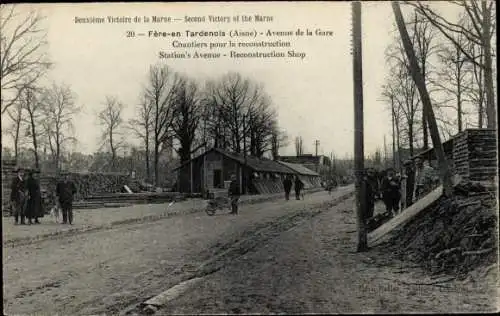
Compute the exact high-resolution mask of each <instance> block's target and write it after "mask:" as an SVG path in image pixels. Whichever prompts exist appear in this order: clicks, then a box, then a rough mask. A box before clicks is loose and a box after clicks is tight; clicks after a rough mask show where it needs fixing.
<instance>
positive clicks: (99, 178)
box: [40, 173, 130, 200]
mask: <svg viewBox="0 0 500 316" xmlns="http://www.w3.org/2000/svg"><path fill="white" fill-rule="evenodd" d="M70 179H71V180H72V181H73V183H74V184H75V186H76V188H77V193H76V196H75V200H83V199H85V198H86V197H87V196H89V195H96V194H102V193H117V192H121V190H122V188H123V186H124V185H128V184H129V181H130V179H129V176H128V175H124V174H115V173H71V174H70ZM57 181H58V179H57V178H56V177H55V176H51V175H42V177H41V179H40V184H41V187H42V188H44V189H45V190H47V191H48V192H55V189H56V184H57Z"/></svg>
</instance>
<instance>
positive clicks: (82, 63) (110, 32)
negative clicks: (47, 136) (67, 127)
mask: <svg viewBox="0 0 500 316" xmlns="http://www.w3.org/2000/svg"><path fill="white" fill-rule="evenodd" d="M31 6H33V5H30V7H31ZM36 6H37V7H38V8H41V9H42V10H43V14H44V15H45V16H46V17H47V20H46V22H47V29H48V41H49V47H48V49H49V54H50V57H51V59H52V60H53V61H54V63H55V67H54V69H53V70H52V71H51V73H50V74H49V78H48V79H49V80H51V81H52V80H54V81H56V82H58V83H63V82H64V83H66V84H69V85H70V86H71V87H72V89H73V91H74V92H75V93H76V95H77V103H78V104H79V105H81V106H82V107H83V111H82V112H81V114H79V115H78V116H77V117H75V132H76V137H77V139H78V141H79V144H78V147H77V150H79V151H82V152H85V153H91V152H93V151H95V150H96V149H97V147H98V145H97V143H98V141H97V140H98V138H99V133H100V130H99V129H100V127H99V126H98V125H97V124H96V113H97V112H98V111H99V110H100V108H101V107H102V106H103V101H104V99H105V97H106V95H115V96H117V97H118V98H119V99H120V100H121V101H122V102H123V103H124V104H125V105H126V109H125V112H124V116H125V118H126V119H128V118H131V117H133V115H134V108H135V106H136V104H137V103H138V96H139V94H140V91H141V86H142V84H143V82H144V81H145V77H146V74H147V71H148V67H149V66H150V65H151V64H154V63H156V62H159V61H160V60H159V59H158V52H159V51H160V50H164V51H171V50H172V48H171V41H172V40H171V39H162V38H147V37H144V38H126V37H125V32H126V31H127V30H133V31H135V32H136V33H139V32H146V33H147V32H148V31H149V30H159V31H168V32H172V31H181V32H182V33H183V34H184V32H185V30H187V29H189V30H193V31H196V30H207V31H209V30H214V31H216V30H225V31H229V30H231V29H241V30H246V29H255V30H257V32H260V31H267V30H268V29H270V30H274V31H288V30H291V31H295V30H296V29H297V28H301V29H306V28H309V29H311V30H315V29H317V28H320V29H322V30H331V31H333V32H334V36H331V37H323V38H322V37H307V38H306V37H304V38H295V37H292V38H291V39H290V41H292V48H293V49H294V50H295V51H298V52H305V53H306V54H307V56H306V58H305V59H304V60H302V61H301V60H298V59H297V60H295V59H253V58H252V59H250V58H247V59H230V58H221V59H216V60H202V59H198V60H195V59H173V60H172V59H171V60H162V62H165V63H167V64H168V65H169V66H171V67H172V68H173V69H175V70H177V71H180V72H183V73H185V74H187V75H190V76H191V77H192V78H195V79H198V80H200V81H203V80H206V79H208V78H216V77H219V76H221V75H223V74H225V73H227V72H228V71H237V72H240V73H241V74H242V75H244V76H248V77H251V78H253V79H254V80H256V81H259V82H261V83H263V84H264V86H265V88H266V90H267V92H268V94H269V95H270V96H271V98H272V100H273V103H274V106H275V107H276V108H277V110H278V115H279V123H280V125H281V127H282V128H283V129H285V130H286V131H287V134H288V135H289V137H290V140H291V142H290V145H289V146H288V147H287V148H284V149H282V150H281V154H282V155H286V154H294V152H295V149H294V143H293V140H294V138H295V137H296V136H302V138H303V142H304V146H305V151H306V152H308V153H313V152H314V145H313V142H314V140H319V141H320V153H324V154H327V155H328V154H329V153H330V152H331V151H333V152H334V153H336V154H337V155H338V156H345V155H351V154H352V153H353V139H354V134H353V125H354V116H353V86H352V57H351V55H350V50H351V48H350V46H351V5H350V3H348V2H338V3H335V2H324V3H319V2H309V3H291V2H283V3H263V2H259V3H221V4H216V3H210V4H205V3H191V4H188V3H179V4H172V3H169V4H157V3H142V4H119V3H113V4H111V3H106V4H105V3H102V4H47V5H36ZM26 8H28V7H26ZM243 14H246V15H255V14H261V15H267V16H273V17H274V22H272V23H258V24H256V23H252V24H245V25H243V24H234V23H229V24H228V23H205V24H191V25H187V24H185V23H183V22H174V23H170V24H144V23H141V24H108V23H105V24H76V23H74V18H75V16H78V17H91V16H96V17H106V16H108V15H111V16H132V17H133V16H143V15H146V16H152V15H157V16H171V17H175V18H182V19H183V18H184V16H185V15H189V16H206V15H218V16H233V15H243ZM362 20H363V76H364V78H363V81H364V108H365V152H366V153H370V152H373V151H375V150H376V148H377V147H383V142H384V135H386V137H387V145H388V146H390V141H391V134H390V133H391V123H390V122H391V121H390V116H389V113H388V111H387V110H386V104H385V103H384V102H382V101H380V99H381V96H380V95H381V86H382V85H383V84H384V78H385V76H386V67H385V62H384V51H385V49H386V47H387V45H388V44H389V43H390V42H391V41H392V38H393V36H394V33H393V31H392V30H393V27H392V23H393V21H394V16H393V13H392V10H391V6H390V3H388V2H381V3H373V2H369V3H363V6H362ZM183 40H184V41H188V39H186V38H183ZM232 40H234V39H232ZM282 40H287V39H286V38H282ZM197 41H200V42H201V41H205V42H208V41H210V39H202V38H200V39H198V40H197ZM281 50H285V51H286V49H281ZM204 51H208V50H207V49H204ZM249 51H251V50H250V49H249Z"/></svg>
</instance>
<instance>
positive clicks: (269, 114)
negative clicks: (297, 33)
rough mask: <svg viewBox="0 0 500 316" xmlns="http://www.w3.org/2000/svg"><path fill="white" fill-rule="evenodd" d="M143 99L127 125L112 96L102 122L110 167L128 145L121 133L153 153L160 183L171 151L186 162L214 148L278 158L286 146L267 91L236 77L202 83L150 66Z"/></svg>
mask: <svg viewBox="0 0 500 316" xmlns="http://www.w3.org/2000/svg"><path fill="white" fill-rule="evenodd" d="M139 100H140V102H139V104H138V106H137V108H136V118H134V119H131V120H129V121H125V120H123V118H122V110H123V108H124V106H123V104H122V103H121V102H120V101H119V100H118V98H117V97H114V96H108V97H106V101H105V106H104V108H103V110H102V111H100V112H99V113H98V119H99V122H100V123H101V125H102V126H103V134H102V138H101V140H102V141H103V142H102V144H103V145H106V146H107V148H108V149H109V152H111V154H112V155H111V160H112V164H114V163H115V160H116V151H117V150H118V149H119V148H120V147H122V146H123V145H124V143H123V137H122V136H121V135H122V134H123V133H124V132H125V131H127V130H129V131H133V132H134V134H135V135H136V137H137V138H138V139H139V140H140V141H141V146H140V147H141V149H142V150H144V151H145V152H146V153H151V155H146V157H145V164H146V169H147V174H148V178H150V179H151V178H152V179H158V177H159V168H158V164H159V162H160V157H161V154H162V152H164V151H165V150H171V149H172V148H173V149H174V150H175V151H176V152H177V154H178V156H179V160H180V163H183V162H185V161H188V160H189V159H191V157H192V155H193V154H196V153H198V152H199V151H201V150H206V149H207V148H209V147H212V146H214V147H218V148H222V149H227V150H230V151H233V152H236V153H242V154H247V155H252V156H256V157H262V156H264V155H265V154H266V153H270V154H271V155H272V156H276V155H278V151H279V149H280V148H281V147H283V146H284V145H285V144H286V135H285V134H284V132H283V131H281V130H280V129H279V127H278V123H277V114H276V111H275V109H274V108H273V107H272V103H271V99H270V97H269V96H268V95H267V94H266V92H265V90H264V87H263V86H262V85H259V84H257V83H256V82H254V81H253V80H251V79H249V78H244V77H243V76H241V75H240V74H238V73H228V74H226V75H223V76H222V77H220V78H218V79H214V80H209V81H207V82H206V83H205V84H204V85H202V84H201V83H199V82H197V81H195V80H193V79H191V78H189V77H187V76H185V75H183V74H180V73H178V72H176V71H174V70H173V69H172V68H170V67H169V66H167V65H162V64H156V65H152V66H151V67H150V69H149V72H148V75H147V80H146V81H145V83H144V86H143V89H142V93H141V95H140V99H139Z"/></svg>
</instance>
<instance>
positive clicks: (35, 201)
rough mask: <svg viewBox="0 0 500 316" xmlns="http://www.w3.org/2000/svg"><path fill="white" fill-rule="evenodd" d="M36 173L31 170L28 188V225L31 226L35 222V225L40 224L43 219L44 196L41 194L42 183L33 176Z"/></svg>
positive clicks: (27, 182) (27, 183)
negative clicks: (39, 219)
mask: <svg viewBox="0 0 500 316" xmlns="http://www.w3.org/2000/svg"><path fill="white" fill-rule="evenodd" d="M35 172H36V171H34V170H30V172H29V176H28V179H27V181H26V186H27V189H28V193H29V200H28V208H27V214H26V215H27V216H26V217H28V223H29V224H31V223H32V220H35V224H40V222H39V221H38V218H39V217H43V207H42V196H41V192H40V183H39V182H38V179H36V178H35V177H34V176H33V175H34V173H35Z"/></svg>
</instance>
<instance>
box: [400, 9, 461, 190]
mask: <svg viewBox="0 0 500 316" xmlns="http://www.w3.org/2000/svg"><path fill="white" fill-rule="evenodd" d="M391 4H392V10H393V12H394V15H395V18H396V24H397V26H398V30H399V34H400V35H401V40H402V42H403V46H404V49H405V52H406V56H407V57H408V61H409V63H410V73H411V76H412V78H413V82H414V83H415V85H416V86H417V89H418V92H419V94H420V100H422V105H423V110H424V111H425V116H426V120H427V125H428V127H429V131H430V135H431V139H432V145H433V146H434V150H435V152H436V157H437V160H438V164H439V171H440V175H441V183H442V184H443V189H444V190H443V191H444V192H443V193H444V195H445V196H447V197H450V196H452V195H453V184H452V181H451V172H450V169H449V166H448V162H447V161H446V157H445V155H444V149H443V144H442V143H441V137H440V136H439V129H438V126H437V123H436V117H435V116H434V110H433V109H432V103H431V99H430V97H429V92H428V91H427V87H426V86H425V80H424V77H423V75H422V72H421V71H420V67H419V65H418V61H417V57H416V55H415V50H414V49H413V45H412V43H411V40H410V36H409V35H408V31H407V30H406V25H405V21H404V18H403V13H402V12H401V7H400V6H399V2H398V1H394V2H392V3H391Z"/></svg>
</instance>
